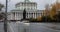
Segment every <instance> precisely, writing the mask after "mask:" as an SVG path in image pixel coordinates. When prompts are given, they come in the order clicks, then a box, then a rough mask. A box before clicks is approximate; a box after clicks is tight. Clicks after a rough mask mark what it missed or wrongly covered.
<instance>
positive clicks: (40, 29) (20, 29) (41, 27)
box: [10, 22, 60, 32]
mask: <svg viewBox="0 0 60 32" xmlns="http://www.w3.org/2000/svg"><path fill="white" fill-rule="evenodd" d="M10 26H11V28H12V31H13V32H60V25H59V24H58V23H57V24H54V23H19V22H18V23H10Z"/></svg>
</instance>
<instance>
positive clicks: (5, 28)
mask: <svg viewBox="0 0 60 32" xmlns="http://www.w3.org/2000/svg"><path fill="white" fill-rule="evenodd" d="M7 5H8V0H6V9H5V20H4V32H7Z"/></svg>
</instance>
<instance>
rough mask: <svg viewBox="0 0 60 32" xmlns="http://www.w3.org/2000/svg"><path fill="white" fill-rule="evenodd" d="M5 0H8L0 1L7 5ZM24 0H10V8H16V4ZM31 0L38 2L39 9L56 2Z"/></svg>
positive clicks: (51, 0) (53, 0) (52, 0)
mask: <svg viewBox="0 0 60 32" xmlns="http://www.w3.org/2000/svg"><path fill="white" fill-rule="evenodd" d="M5 1H6V0H0V3H2V4H4V5H5ZM23 1H24V0H8V10H9V11H10V10H12V9H15V4H16V3H19V2H23ZM30 1H31V2H36V3H37V4H38V6H37V8H38V9H39V10H42V9H44V7H45V5H46V4H52V3H54V2H55V1H56V0H30Z"/></svg>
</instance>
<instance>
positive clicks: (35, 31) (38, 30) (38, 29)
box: [27, 23, 60, 32]
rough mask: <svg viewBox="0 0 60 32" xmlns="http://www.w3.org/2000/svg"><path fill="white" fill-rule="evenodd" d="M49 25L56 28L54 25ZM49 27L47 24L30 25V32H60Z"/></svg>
mask: <svg viewBox="0 0 60 32" xmlns="http://www.w3.org/2000/svg"><path fill="white" fill-rule="evenodd" d="M48 25H50V26H54V25H53V24H48ZM48 25H47V24H46V23H38V24H37V23H32V24H30V25H29V32H60V31H59V30H54V29H52V28H48V27H49V26H48ZM27 32H28V31H27Z"/></svg>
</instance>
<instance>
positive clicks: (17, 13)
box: [8, 0, 45, 20]
mask: <svg viewBox="0 0 60 32" xmlns="http://www.w3.org/2000/svg"><path fill="white" fill-rule="evenodd" d="M15 7H16V8H15V9H14V10H11V12H8V20H21V19H22V18H23V11H24V9H25V10H26V18H37V17H38V16H42V15H44V14H45V13H43V11H44V10H37V3H36V2H30V1H29V0H24V2H19V3H17V4H16V5H15Z"/></svg>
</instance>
